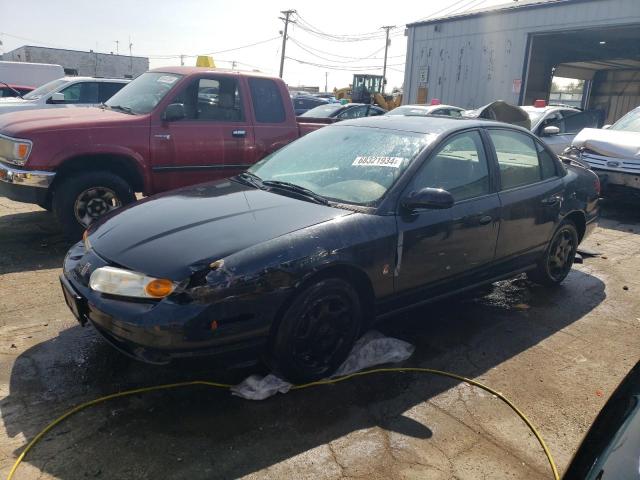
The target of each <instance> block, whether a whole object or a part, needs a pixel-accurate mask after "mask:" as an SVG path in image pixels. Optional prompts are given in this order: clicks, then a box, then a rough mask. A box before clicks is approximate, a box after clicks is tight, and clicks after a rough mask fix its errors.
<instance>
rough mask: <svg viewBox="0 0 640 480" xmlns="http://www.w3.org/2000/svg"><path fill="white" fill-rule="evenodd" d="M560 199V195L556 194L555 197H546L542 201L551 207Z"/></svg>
mask: <svg viewBox="0 0 640 480" xmlns="http://www.w3.org/2000/svg"><path fill="white" fill-rule="evenodd" d="M559 201H560V197H559V196H557V195H554V196H553V197H547V198H544V199H543V200H542V202H541V203H542V205H544V206H547V207H550V206H553V205H556V204H557V203H558V202H559Z"/></svg>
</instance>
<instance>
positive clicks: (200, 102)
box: [150, 75, 255, 191]
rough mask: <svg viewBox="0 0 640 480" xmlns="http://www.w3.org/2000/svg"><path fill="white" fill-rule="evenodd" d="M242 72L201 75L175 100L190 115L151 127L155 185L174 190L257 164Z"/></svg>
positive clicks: (173, 101)
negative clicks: (243, 88) (240, 79)
mask: <svg viewBox="0 0 640 480" xmlns="http://www.w3.org/2000/svg"><path fill="white" fill-rule="evenodd" d="M241 92H242V90H241V85H240V82H239V80H238V77H237V76H229V75H224V76H222V75H220V76H216V75H207V76H201V77H196V78H194V79H192V80H191V81H190V82H188V83H187V84H186V85H185V86H184V87H183V88H182V90H180V91H179V92H178V93H177V94H176V95H175V96H174V98H173V99H172V100H171V102H170V103H179V104H182V105H183V106H184V111H185V118H183V119H181V120H176V121H171V122H168V121H160V122H158V123H157V124H156V125H152V126H151V139H150V144H151V152H152V156H153V167H152V168H153V172H154V185H155V186H156V191H162V190H168V189H171V188H177V187H180V186H184V185H192V184H195V183H201V182H205V181H209V180H215V179H220V178H226V177H229V176H232V175H235V174H236V173H238V172H240V171H242V170H245V169H246V168H247V167H248V166H249V165H251V164H252V163H253V156H252V151H253V149H254V145H255V139H254V135H253V129H252V128H251V124H250V122H249V121H248V120H247V112H246V110H247V109H246V104H245V103H244V100H243V95H242V94H241Z"/></svg>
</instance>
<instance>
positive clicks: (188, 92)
mask: <svg viewBox="0 0 640 480" xmlns="http://www.w3.org/2000/svg"><path fill="white" fill-rule="evenodd" d="M172 103H182V104H183V105H184V110H185V114H186V117H185V118H187V119H189V120H202V121H210V122H211V121H212V122H240V121H242V120H244V114H243V112H242V103H241V102H240V91H239V89H238V82H237V80H236V79H235V78H224V77H222V78H200V79H196V80H194V81H193V82H191V83H190V84H189V85H187V87H186V88H185V89H184V90H182V91H181V92H180V93H179V94H178V95H176V96H175V98H174V100H173V101H172Z"/></svg>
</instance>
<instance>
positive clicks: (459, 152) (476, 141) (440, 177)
mask: <svg viewBox="0 0 640 480" xmlns="http://www.w3.org/2000/svg"><path fill="white" fill-rule="evenodd" d="M425 187H435V188H443V189H445V190H448V191H449V192H450V193H451V195H453V198H454V199H455V200H456V201H460V200H465V199H467V198H473V197H479V196H481V195H486V194H488V193H489V192H490V185H489V169H488V167H487V157H486V155H485V152H484V147H483V145H482V139H481V138H480V134H479V133H478V132H477V131H472V132H465V133H461V134H459V135H456V136H454V137H453V138H450V139H448V140H445V143H444V145H442V146H441V147H440V148H439V149H438V150H436V151H435V152H434V153H433V154H432V155H431V156H430V157H429V159H427V162H426V163H425V165H423V166H422V168H421V170H420V171H419V172H418V174H417V175H416V176H415V178H414V180H413V182H412V189H413V190H420V189H421V188H425Z"/></svg>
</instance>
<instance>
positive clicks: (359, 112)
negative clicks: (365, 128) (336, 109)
mask: <svg viewBox="0 0 640 480" xmlns="http://www.w3.org/2000/svg"><path fill="white" fill-rule="evenodd" d="M366 115H367V106H366V105H361V106H359V107H351V108H347V109H346V110H345V111H344V112H342V113H341V114H339V115H338V118H339V119H340V120H347V119H350V118H360V117H365V116H366Z"/></svg>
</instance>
